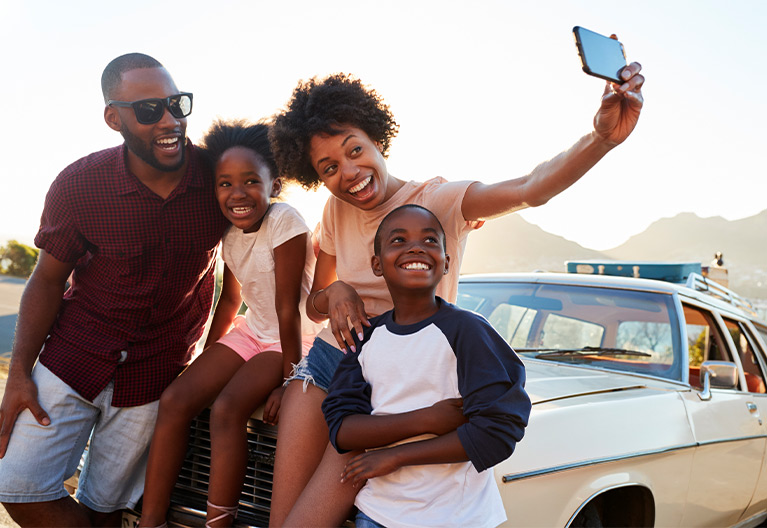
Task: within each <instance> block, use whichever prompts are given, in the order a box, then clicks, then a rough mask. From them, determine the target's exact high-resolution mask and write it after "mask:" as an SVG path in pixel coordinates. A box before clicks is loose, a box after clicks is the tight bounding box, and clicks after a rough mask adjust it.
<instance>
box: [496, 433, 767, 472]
mask: <svg viewBox="0 0 767 528" xmlns="http://www.w3.org/2000/svg"><path fill="white" fill-rule="evenodd" d="M759 438H767V434H763V435H753V436H740V437H737V438H723V439H721V440H707V441H705V442H696V443H694V444H683V445H679V446H675V447H663V448H660V449H654V450H652V451H641V452H639V453H629V454H626V455H617V456H614V457H605V458H595V459H592V460H584V461H582V462H573V463H572V464H565V465H562V466H554V467H551V468H545V469H536V470H535V471H528V472H525V473H509V474H508V475H504V476H503V477H502V480H503V482H513V481H515V480H522V479H526V478H532V477H539V476H541V475H547V474H549V473H558V472H560V471H568V470H570V469H577V468H581V467H586V466H595V465H598V464H605V463H607V462H616V461H618V460H628V459H631V458H639V457H643V456H651V455H660V454H663V453H670V452H672V451H680V450H682V449H689V448H691V447H703V446H710V445H716V444H727V443H730V442H743V441H746V440H757V439H759Z"/></svg>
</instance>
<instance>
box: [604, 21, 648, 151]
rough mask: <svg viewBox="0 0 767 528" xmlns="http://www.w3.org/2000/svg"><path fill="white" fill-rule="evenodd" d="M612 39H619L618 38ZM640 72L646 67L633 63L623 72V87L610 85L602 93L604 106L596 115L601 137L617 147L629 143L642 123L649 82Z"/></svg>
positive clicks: (621, 85) (609, 83) (615, 84)
mask: <svg viewBox="0 0 767 528" xmlns="http://www.w3.org/2000/svg"><path fill="white" fill-rule="evenodd" d="M612 38H616V37H615V35H612ZM640 71H642V66H641V65H640V64H639V63H638V62H632V63H631V64H629V65H628V66H626V67H625V68H623V70H621V79H622V80H623V81H624V82H623V84H620V85H619V84H617V83H611V82H608V83H607V85H606V86H605V91H604V93H603V94H602V105H601V106H600V107H599V111H598V112H597V115H596V116H594V131H595V132H596V134H597V136H599V137H600V138H601V139H603V140H604V141H606V142H607V143H609V144H611V145H613V146H614V145H618V144H620V143H622V142H623V141H625V140H626V138H627V137H629V134H631V132H632V130H634V127H635V126H636V124H637V121H638V120H639V113H640V112H641V110H642V105H643V103H644V99H643V98H642V85H643V84H644V81H645V79H644V77H643V76H642V75H641V74H640V73H639V72H640Z"/></svg>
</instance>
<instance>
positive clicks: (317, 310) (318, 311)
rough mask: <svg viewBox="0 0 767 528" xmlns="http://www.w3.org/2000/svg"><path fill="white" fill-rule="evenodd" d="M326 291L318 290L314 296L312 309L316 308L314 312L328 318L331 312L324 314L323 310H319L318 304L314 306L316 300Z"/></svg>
mask: <svg viewBox="0 0 767 528" xmlns="http://www.w3.org/2000/svg"><path fill="white" fill-rule="evenodd" d="M324 291H325V288H322V289H321V290H317V291H316V292H314V293H313V294H312V308H314V311H315V312H317V313H318V314H320V315H322V316H324V317H327V316H328V315H330V313H329V312H323V311H322V310H320V309H319V308H317V305H316V304H314V300H315V299H316V298H317V297H318V296H319V295H320V294H321V293H322V292H324Z"/></svg>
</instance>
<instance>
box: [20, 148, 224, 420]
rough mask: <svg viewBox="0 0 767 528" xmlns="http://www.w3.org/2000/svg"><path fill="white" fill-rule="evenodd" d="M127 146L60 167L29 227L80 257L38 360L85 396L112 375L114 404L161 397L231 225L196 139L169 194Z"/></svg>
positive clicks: (187, 353)
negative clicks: (130, 157) (132, 164)
mask: <svg viewBox="0 0 767 528" xmlns="http://www.w3.org/2000/svg"><path fill="white" fill-rule="evenodd" d="M125 149H126V147H124V146H120V147H114V148H111V149H107V150H103V151H101V152H96V153H94V154H91V155H89V156H86V157H85V158H83V159H81V160H79V161H76V162H75V163H73V164H72V165H70V166H69V167H67V168H66V169H64V171H63V172H62V173H61V174H60V175H59V176H58V178H56V180H55V181H54V182H53V184H52V185H51V188H50V190H49V191H48V195H47V197H46V199H45V209H44V210H43V215H42V219H41V221H40V231H39V232H38V233H37V236H36V237H35V244H36V245H37V246H38V247H39V248H41V249H43V250H45V251H46V252H48V253H49V254H50V255H51V256H53V257H55V258H56V259H58V260H61V261H63V262H76V264H75V268H74V271H73V274H72V277H71V279H70V288H69V289H68V290H67V292H66V293H65V294H64V299H63V303H62V306H61V309H60V310H59V314H58V318H57V319H56V322H55V323H54V325H53V328H51V331H50V336H49V337H48V340H47V341H46V343H45V346H44V347H43V350H42V352H41V354H40V362H41V363H42V364H43V365H45V366H46V367H48V368H49V369H50V370H51V371H52V372H53V373H54V374H56V375H57V376H58V377H59V378H61V379H62V380H63V381H65V382H66V383H67V384H69V385H70V386H71V387H72V388H73V389H75V390H76V391H77V392H78V393H80V394H81V395H82V396H83V397H85V398H88V399H89V400H93V399H94V398H95V397H96V396H97V395H98V394H99V393H100V392H101V391H102V390H103V389H104V388H105V387H106V386H107V384H108V383H109V382H110V381H114V397H113V399H112V405H113V406H115V407H129V406H135V405H143V404H145V403H148V402H151V401H154V400H156V399H158V398H159V397H160V393H162V391H163V389H165V387H167V386H168V384H169V383H170V382H171V381H173V379H174V378H175V377H176V376H177V375H178V374H179V372H181V370H182V369H183V368H184V366H185V365H186V364H187V363H188V361H189V359H190V357H191V354H192V352H193V349H194V345H195V343H196V342H197V340H198V339H199V338H200V336H201V334H202V331H203V326H204V324H205V321H206V319H207V317H208V313H209V312H210V307H211V302H212V298H213V281H214V268H215V255H216V247H217V245H218V242H219V240H220V239H221V235H222V234H223V232H224V229H225V228H226V226H227V225H228V222H227V221H226V219H225V218H224V216H223V215H222V214H221V211H220V209H219V206H218V203H217V202H216V200H215V196H214V185H213V174H212V173H211V171H210V170H209V169H208V168H207V166H206V165H205V164H204V163H202V161H201V160H200V158H199V154H198V152H196V151H195V148H194V147H193V146H192V144H191V142H187V157H188V159H189V163H188V168H187V172H186V174H185V175H184V178H183V179H182V180H181V182H180V183H179V184H178V186H177V187H176V189H174V190H173V192H172V193H171V194H170V196H168V198H166V199H164V200H163V199H162V198H161V197H159V196H158V195H156V194H154V193H153V192H152V191H150V190H149V189H148V188H147V187H146V186H144V185H143V184H142V183H141V182H140V181H139V180H138V178H136V177H135V176H134V175H133V174H131V173H130V172H129V171H128V168H127V166H126V165H125V155H126V150H125Z"/></svg>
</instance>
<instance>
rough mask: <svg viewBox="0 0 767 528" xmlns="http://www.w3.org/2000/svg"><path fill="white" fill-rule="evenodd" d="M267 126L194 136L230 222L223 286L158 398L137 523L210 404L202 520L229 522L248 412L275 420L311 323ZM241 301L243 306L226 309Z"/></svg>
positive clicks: (230, 126) (157, 522) (296, 230)
mask: <svg viewBox="0 0 767 528" xmlns="http://www.w3.org/2000/svg"><path fill="white" fill-rule="evenodd" d="M268 131H269V127H268V126H267V125H265V124H255V125H249V124H246V123H245V122H243V121H235V122H230V123H225V122H218V123H215V124H214V125H213V126H212V127H211V129H210V130H209V131H208V132H207V134H206V136H205V137H204V138H203V149H204V152H205V154H206V155H207V157H208V158H209V160H210V161H211V163H212V164H213V165H214V166H215V173H216V179H215V183H216V198H217V199H218V203H219V206H220V207H221V210H222V211H223V213H224V215H225V216H226V217H227V218H228V219H229V220H230V221H231V223H232V226H231V227H230V228H229V230H228V231H227V232H226V234H225V235H224V238H223V244H222V246H223V248H222V256H223V260H224V262H225V267H224V278H223V287H222V290H221V297H220V299H219V301H218V305H217V306H216V310H215V313H214V316H213V320H212V322H211V328H210V333H209V335H208V339H207V342H206V348H205V351H204V352H203V353H202V355H201V356H200V357H199V358H197V359H196V360H195V361H194V362H193V363H192V364H191V365H190V366H189V368H188V369H187V370H186V371H184V372H183V373H182V374H181V376H179V377H178V378H177V379H176V380H175V381H174V382H173V383H172V384H171V385H170V386H169V387H168V388H167V389H166V390H165V392H164V393H163V395H162V397H161V398H160V410H159V415H158V419H157V425H156V427H155V432H154V437H153V439H152V445H151V448H150V451H149V463H148V468H147V474H146V488H145V491H144V499H143V501H144V502H143V512H142V518H141V525H142V526H145V527H148V526H162V525H164V523H165V519H166V515H167V511H168V507H169V504H170V494H171V491H172V489H173V486H174V484H175V482H176V478H177V477H178V473H179V471H180V469H181V464H182V462H183V459H184V453H185V451H186V443H187V437H188V434H189V425H190V422H191V420H192V419H193V418H194V417H195V416H196V415H197V414H198V413H199V412H200V411H202V410H203V409H204V408H205V407H207V406H208V405H210V404H211V403H213V407H212V410H211V418H210V421H211V424H210V429H211V452H212V454H211V458H212V459H211V475H210V489H209V490H208V514H207V519H206V524H209V525H210V526H228V525H230V524H231V523H232V521H233V520H234V517H235V516H236V512H237V503H238V499H239V496H240V491H241V489H242V483H243V479H244V478H245V467H246V459H247V436H246V424H247V421H248V418H249V417H250V415H251V414H252V413H253V411H254V410H255V409H256V408H257V407H258V406H259V405H261V404H262V403H263V402H264V401H266V405H265V408H264V421H265V422H266V423H272V424H275V423H277V416H278V412H279V409H280V402H281V399H282V394H283V391H284V388H283V385H282V383H283V381H284V380H285V379H286V378H287V377H288V376H289V374H290V373H291V371H292V368H293V365H294V364H297V363H298V362H299V360H300V359H301V356H302V352H305V351H307V350H308V349H309V347H310V345H311V340H312V338H313V337H314V335H315V334H316V333H317V330H318V329H319V328H318V326H317V325H316V324H315V323H312V322H311V321H308V320H307V319H306V317H305V316H303V315H302V314H301V311H300V309H299V307H300V306H302V305H303V302H302V301H305V299H306V297H307V295H308V293H309V285H310V281H311V277H312V273H313V270H314V263H315V258H314V252H313V251H312V245H311V231H310V230H309V228H308V227H307V226H306V224H305V222H304V220H303V218H301V215H300V214H299V213H298V212H297V211H296V210H295V209H294V208H292V207H291V206H289V205H287V204H284V203H272V199H273V198H275V197H277V195H278V194H279V193H280V189H281V187H282V182H281V180H280V178H279V177H278V173H277V167H276V165H275V162H274V157H273V156H272V153H271V150H270V148H269V140H268ZM243 300H244V301H245V303H246V304H247V306H248V310H247V312H246V313H245V315H244V316H236V314H237V312H238V310H239V308H240V306H241V304H242V301H243ZM235 316H236V317H235ZM232 322H234V326H233V328H232ZM230 328H232V329H231V331H229V330H230ZM227 331H229V333H227Z"/></svg>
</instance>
